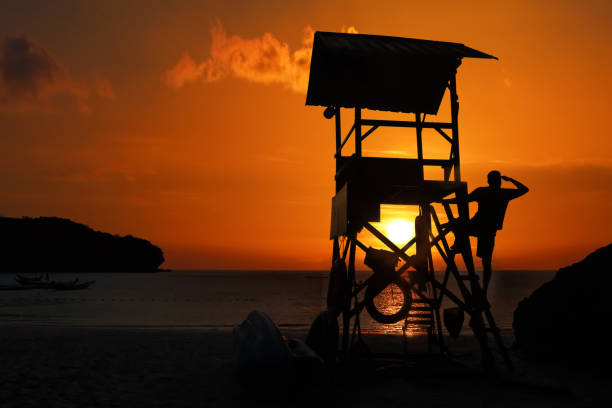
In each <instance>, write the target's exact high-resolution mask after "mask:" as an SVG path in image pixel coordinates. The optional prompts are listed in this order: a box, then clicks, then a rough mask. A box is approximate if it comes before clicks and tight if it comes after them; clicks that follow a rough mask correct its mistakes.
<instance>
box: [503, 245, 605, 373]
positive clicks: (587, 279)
mask: <svg viewBox="0 0 612 408" xmlns="http://www.w3.org/2000/svg"><path fill="white" fill-rule="evenodd" d="M611 289H612V244H610V245H608V246H605V247H603V248H600V249H598V250H596V251H595V252H593V253H592V254H590V255H589V256H587V257H586V258H585V259H583V260H582V261H580V262H578V263H575V264H573V265H570V266H566V267H564V268H561V269H559V271H557V273H556V275H555V277H554V279H553V280H552V281H550V282H547V283H545V284H543V285H542V286H541V287H540V288H538V289H536V290H535V291H534V292H533V293H532V294H531V295H530V296H528V297H527V298H525V299H524V300H522V301H521V302H519V304H518V307H517V308H516V310H515V311H514V321H513V328H514V336H515V340H516V345H517V346H518V348H519V349H520V350H521V351H524V352H525V353H527V354H529V355H531V356H534V357H543V358H548V359H554V360H557V361H564V360H565V361H567V360H569V361H573V362H584V363H587V364H590V365H592V364H596V365H597V364H599V363H603V362H604V361H605V362H609V361H611V360H612V357H611V356H612V354H611V353H610V351H609V345H610V339H609V336H608V334H607V333H608V330H609V329H610V325H611V324H612V302H610V299H611V298H612V296H611V293H610V291H611Z"/></svg>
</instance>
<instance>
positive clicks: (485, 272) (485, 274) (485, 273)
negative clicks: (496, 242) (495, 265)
mask: <svg viewBox="0 0 612 408" xmlns="http://www.w3.org/2000/svg"><path fill="white" fill-rule="evenodd" d="M482 281H483V282H482V290H483V291H484V294H485V295H486V294H487V289H488V288H489V282H491V256H486V257H483V258H482Z"/></svg>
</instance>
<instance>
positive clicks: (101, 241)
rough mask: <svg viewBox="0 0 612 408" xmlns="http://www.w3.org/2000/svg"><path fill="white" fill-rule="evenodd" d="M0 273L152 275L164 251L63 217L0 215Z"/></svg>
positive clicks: (142, 240) (146, 242)
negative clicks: (123, 273)
mask: <svg viewBox="0 0 612 408" xmlns="http://www.w3.org/2000/svg"><path fill="white" fill-rule="evenodd" d="M0 248H1V249H0V253H1V254H2V256H1V257H0V271H1V272H26V271H32V272H153V271H157V270H159V266H160V265H161V264H162V263H163V262H164V254H163V252H162V250H161V249H160V248H159V247H157V246H155V245H153V244H151V243H150V242H148V241H146V240H144V239H140V238H135V237H133V236H131V235H127V236H124V237H121V236H118V235H112V234H109V233H106V232H100V231H94V230H93V229H91V228H89V227H88V226H86V225H83V224H78V223H76V222H73V221H70V220H68V219H63V218H55V217H40V218H27V217H24V218H7V217H0Z"/></svg>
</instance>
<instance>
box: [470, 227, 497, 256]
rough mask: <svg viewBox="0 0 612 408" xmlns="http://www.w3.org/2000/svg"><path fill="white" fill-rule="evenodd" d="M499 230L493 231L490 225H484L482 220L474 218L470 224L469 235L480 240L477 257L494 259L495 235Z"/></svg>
mask: <svg viewBox="0 0 612 408" xmlns="http://www.w3.org/2000/svg"><path fill="white" fill-rule="evenodd" d="M496 233H497V230H495V229H491V227H490V226H489V225H483V223H482V222H480V220H477V219H475V218H472V219H471V220H470V222H469V223H468V234H469V235H471V236H474V237H476V238H477V239H478V246H477V247H476V256H477V257H479V258H485V259H491V258H492V257H493V247H494V246H495V234H496Z"/></svg>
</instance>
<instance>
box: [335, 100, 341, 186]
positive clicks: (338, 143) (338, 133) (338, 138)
mask: <svg viewBox="0 0 612 408" xmlns="http://www.w3.org/2000/svg"><path fill="white" fill-rule="evenodd" d="M334 120H335V122H336V151H339V150H340V146H342V124H341V122H340V107H339V106H338V107H337V108H336V114H335V115H334ZM341 157H342V152H341V153H340V154H338V155H336V174H338V170H340V159H341ZM341 188H342V186H341V185H339V184H338V181H337V180H336V193H337V192H338V191H340V189H341Z"/></svg>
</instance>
